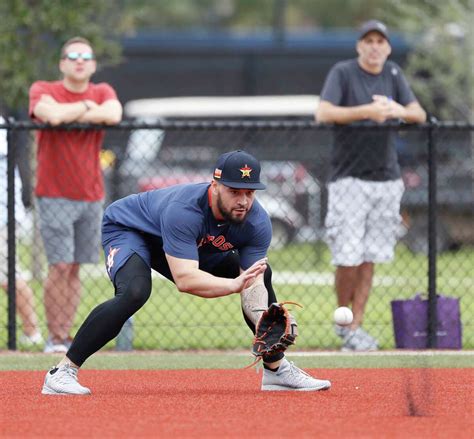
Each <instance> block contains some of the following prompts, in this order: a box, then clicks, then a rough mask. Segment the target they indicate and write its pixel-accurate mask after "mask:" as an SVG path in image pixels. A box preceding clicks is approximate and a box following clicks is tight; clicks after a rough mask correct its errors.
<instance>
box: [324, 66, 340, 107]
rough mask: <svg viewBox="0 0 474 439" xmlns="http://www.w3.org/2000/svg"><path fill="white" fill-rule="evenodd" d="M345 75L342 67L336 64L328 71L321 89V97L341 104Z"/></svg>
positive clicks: (335, 103) (332, 102)
mask: <svg viewBox="0 0 474 439" xmlns="http://www.w3.org/2000/svg"><path fill="white" fill-rule="evenodd" d="M343 88H344V77H343V72H342V69H341V68H340V67H339V66H338V65H337V64H336V65H335V66H334V67H333V68H332V69H331V70H330V71H329V73H328V76H327V77H326V80H325V81H324V85H323V89H322V90H321V95H320V99H321V100H322V101H328V102H331V104H334V105H340V104H341V102H342V97H343V93H344V91H343Z"/></svg>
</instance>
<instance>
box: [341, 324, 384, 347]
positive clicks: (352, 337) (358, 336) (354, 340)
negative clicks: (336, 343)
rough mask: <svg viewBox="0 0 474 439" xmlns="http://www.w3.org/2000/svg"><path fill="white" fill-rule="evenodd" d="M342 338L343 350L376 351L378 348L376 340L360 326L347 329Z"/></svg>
mask: <svg viewBox="0 0 474 439" xmlns="http://www.w3.org/2000/svg"><path fill="white" fill-rule="evenodd" d="M343 340H344V344H343V345H342V348H341V351H343V352H350V351H354V352H364V351H376V350H378V348H379V344H378V342H377V340H376V339H375V338H374V337H372V336H371V335H369V334H367V332H365V331H364V330H363V329H362V328H360V327H359V328H357V329H356V330H355V331H349V332H348V333H347V335H346V336H345V337H344V339H343Z"/></svg>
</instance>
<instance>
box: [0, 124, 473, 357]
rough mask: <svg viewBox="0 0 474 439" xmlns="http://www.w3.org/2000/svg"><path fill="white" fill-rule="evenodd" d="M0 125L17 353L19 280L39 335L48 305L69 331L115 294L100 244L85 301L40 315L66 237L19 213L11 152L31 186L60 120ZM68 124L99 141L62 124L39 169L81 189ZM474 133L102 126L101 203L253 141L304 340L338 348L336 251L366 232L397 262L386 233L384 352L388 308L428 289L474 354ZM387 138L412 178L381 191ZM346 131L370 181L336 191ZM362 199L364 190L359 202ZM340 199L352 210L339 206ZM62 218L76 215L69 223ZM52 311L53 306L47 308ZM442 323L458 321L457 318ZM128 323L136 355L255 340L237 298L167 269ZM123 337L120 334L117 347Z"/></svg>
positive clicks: (379, 301) (352, 248) (379, 274)
mask: <svg viewBox="0 0 474 439" xmlns="http://www.w3.org/2000/svg"><path fill="white" fill-rule="evenodd" d="M0 128H3V130H2V132H3V133H4V135H5V138H4V140H3V143H4V144H5V147H4V148H3V150H2V151H1V152H0V165H1V168H0V173H1V176H2V177H1V178H2V180H1V188H0V203H1V205H0V208H1V210H2V221H3V222H2V235H1V236H0V244H1V245H0V259H1V261H2V265H1V271H2V276H3V277H2V279H1V281H2V286H3V287H4V288H5V290H6V291H7V293H8V294H3V293H2V294H1V295H0V348H6V347H9V348H10V349H15V348H16V346H17V340H16V338H17V337H16V335H18V346H19V347H20V348H23V347H24V348H25V349H26V348H28V346H24V345H23V344H22V338H21V335H22V331H23V330H24V329H25V327H27V326H28V322H27V321H25V317H24V315H26V314H28V309H27V310H26V311H25V310H23V315H22V314H21V312H20V311H21V310H20V307H23V308H25V307H26V308H28V307H27V306H26V305H25V304H24V303H23V302H24V298H22V295H21V294H20V290H19V286H20V287H22V288H23V287H24V286H25V285H24V284H26V286H27V287H29V288H30V289H31V292H32V296H33V300H34V305H33V307H30V308H32V309H34V310H35V311H36V314H37V318H38V324H39V328H40V330H41V333H42V334H43V336H44V337H46V336H47V334H48V328H47V323H46V315H47V313H49V314H50V315H51V314H58V313H59V314H60V313H62V312H67V313H68V314H69V318H70V319H71V324H72V327H71V329H70V330H68V332H69V335H71V336H72V335H74V334H75V332H76V331H77V329H78V327H79V325H80V324H81V323H82V322H83V320H84V319H85V317H86V316H87V315H88V313H89V312H90V311H91V310H92V309H93V307H94V306H96V305H97V304H99V303H101V302H103V301H105V300H107V299H108V298H110V297H112V296H113V293H114V292H113V286H112V284H111V283H110V281H109V280H108V277H107V273H106V270H105V267H104V261H103V256H102V255H101V251H100V250H99V248H97V249H95V248H94V251H96V250H97V254H100V255H101V256H100V258H101V260H100V262H99V263H97V264H86V265H83V266H82V267H81V271H80V279H81V285H82V286H81V293H80V299H79V296H77V295H76V296H75V295H74V294H75V293H73V292H74V291H75V292H76V293H77V292H78V291H79V290H78V289H77V288H78V285H72V284H69V285H67V286H66V288H63V290H61V291H59V290H58V291H57V293H56V294H64V295H65V299H64V300H62V302H61V303H62V305H61V306H58V304H57V303H56V307H55V308H54V309H53V310H51V309H50V310H49V311H48V310H45V308H47V306H48V303H47V300H45V298H44V288H45V280H46V278H47V272H48V264H47V262H46V257H45V250H44V249H45V248H48V247H49V248H50V247H51V246H52V243H53V242H58V243H61V237H60V236H51V240H48V242H43V240H42V238H41V234H40V221H39V209H38V200H35V202H34V203H33V205H32V206H31V207H30V208H28V209H23V207H22V196H21V195H22V194H21V192H20V191H19V190H18V189H19V184H20V178H19V176H18V175H16V171H15V169H14V168H15V163H14V160H15V158H14V156H15V155H16V156H17V159H18V158H19V157H21V156H22V154H21V152H22V151H23V150H26V151H28V153H29V155H27V157H28V160H27V163H28V165H29V166H30V172H31V176H33V180H35V177H36V176H37V173H36V165H37V157H38V155H37V152H36V146H35V145H36V144H35V140H34V136H33V134H34V130H35V129H37V128H39V129H40V131H41V132H46V131H48V130H51V129H52V128H51V127H46V126H38V125H33V124H31V123H29V122H14V121H11V122H10V123H8V124H4V125H3V126H0ZM71 129H80V130H82V133H87V132H89V133H90V132H91V130H92V131H94V130H95V131H94V132H95V133H96V134H97V135H99V134H98V131H97V127H95V128H94V127H84V126H82V127H79V126H75V127H69V128H68V130H65V131H64V132H63V134H64V135H63V136H62V137H61V138H62V141H61V144H60V145H54V147H55V148H56V150H57V161H56V162H55V163H46V164H44V165H45V166H47V171H46V172H47V174H48V175H52V174H55V175H57V176H58V184H59V185H60V186H62V187H69V188H70V190H71V191H72V192H74V189H75V187H79V186H80V185H81V184H82V182H83V180H84V179H87V178H88V177H89V176H90V175H91V173H93V166H94V162H93V160H92V156H91V162H90V169H88V170H87V171H86V172H85V173H84V172H82V173H80V172H79V171H78V168H79V167H84V166H88V163H76V164H74V163H71V162H64V161H62V159H61V157H62V154H61V151H64V149H65V148H68V147H70V145H68V135H69V134H70V131H69V130H71ZM21 133H23V134H25V133H28V134H29V136H28V140H29V141H27V142H25V141H21V140H20V139H21V136H20V134H21ZM472 135H473V127H472V126H467V125H459V124H447V123H439V124H437V125H433V124H429V125H423V126H401V127H400V126H399V127H394V126H392V127H381V126H378V127H367V126H358V127H353V128H351V129H350V130H348V129H347V128H346V129H345V130H341V129H335V128H334V127H329V126H318V125H315V124H313V123H311V122H301V121H273V122H268V121H267V122H264V121H262V122H255V121H253V122H245V121H236V122H215V121H214V122H211V121H207V122H205V121H195V122H189V121H188V122H179V121H176V122H166V123H160V124H153V125H152V124H138V123H130V122H128V123H127V122H124V123H122V124H121V125H120V126H118V127H111V128H108V129H107V132H106V136H105V141H104V148H103V150H102V152H101V166H102V169H103V174H104V180H105V194H106V195H105V204H106V205H107V204H109V203H110V202H111V201H113V200H115V199H117V198H121V197H124V196H126V195H128V194H131V193H136V192H139V191H147V190H151V189H159V188H163V187H166V186H169V185H172V184H178V183H186V182H202V181H210V178H211V174H212V171H213V165H214V163H215V160H216V158H217V157H218V155H219V154H221V153H222V152H225V151H229V150H233V149H245V150H247V151H248V152H250V153H252V154H254V155H255V156H256V157H258V158H259V159H260V160H261V163H262V175H263V179H264V181H265V183H266V184H267V190H266V191H262V192H259V193H258V195H257V199H258V200H259V201H260V203H261V204H262V205H263V206H264V208H265V209H266V210H267V212H268V213H269V215H270V218H271V221H272V225H273V240H272V244H271V249H270V252H269V260H270V264H271V266H272V269H273V282H274V287H275V290H276V293H277V297H278V299H279V300H292V301H295V302H299V303H301V304H302V305H303V306H304V308H303V309H302V310H295V315H296V317H297V320H298V322H299V327H300V336H299V338H298V347H299V348H301V349H309V348H316V349H337V348H339V347H340V346H341V340H340V338H339V337H338V336H337V335H336V333H335V331H334V327H333V322H332V313H333V311H334V309H335V307H336V306H337V302H336V295H335V291H334V273H335V267H334V265H333V263H332V262H334V261H333V258H334V257H335V256H334V254H335V253H337V254H339V255H344V256H341V257H343V258H346V259H347V260H348V261H353V262H354V263H360V261H361V260H363V257H364V255H363V254H362V253H361V248H360V245H359V243H360V242H361V240H366V241H370V242H368V243H367V242H366V244H368V245H366V248H369V249H370V250H369V252H372V253H373V254H374V255H376V257H377V258H379V259H380V260H383V259H390V252H391V247H392V244H391V240H394V241H395V242H396V245H395V254H394V258H393V260H389V261H388V262H386V263H380V264H376V267H375V275H374V279H373V285H372V290H371V293H370V297H369V301H368V304H367V307H366V312H365V318H364V323H363V326H364V328H365V329H366V330H367V331H368V332H370V333H371V334H372V335H373V336H374V337H375V338H377V339H378V341H379V345H380V347H381V348H383V349H390V348H394V347H395V346H397V344H396V343H395V338H394V325H393V315H392V308H391V302H392V301H395V300H403V299H409V298H412V297H413V296H414V295H415V294H417V293H422V294H423V295H428V293H430V294H431V299H432V300H431V302H430V304H429V306H428V310H429V316H430V318H431V325H436V320H439V321H443V320H445V319H446V315H444V314H443V313H445V310H444V309H440V307H435V306H434V304H435V301H436V296H434V294H435V293H437V294H439V295H442V296H448V297H452V298H456V299H459V304H460V314H461V323H462V330H463V339H462V343H463V344H462V345H463V348H471V349H472V348H473V347H474V337H473V334H474V332H473V330H472V329H473V328H472V327H473V324H472V321H473V320H474V282H473V276H472V271H473V270H472V269H473V266H474V247H473V245H474V227H473V206H474V196H473V174H472V172H473V148H474V147H473V142H472ZM388 137H391V138H392V141H393V142H395V150H396V151H397V154H398V159H397V158H396V157H395V158H394V160H398V163H399V165H400V171H401V179H402V181H403V184H397V183H396V182H395V183H394V182H393V181H392V182H391V183H389V184H388V185H386V184H385V183H384V182H383V180H384V179H385V178H384V177H385V176H384V175H383V172H382V171H381V163H382V162H384V161H385V160H386V157H384V156H383V155H384V154H386V149H384V148H380V145H381V144H383V143H384V142H386V141H387V139H388ZM338 138H339V140H341V138H342V140H347V139H350V143H351V144H352V147H351V148H350V149H349V150H347V151H344V150H343V151H339V153H340V154H341V155H342V157H344V160H345V161H346V163H345V165H344V166H345V169H350V168H351V167H352V166H355V167H357V169H358V170H359V171H360V172H363V173H365V174H363V175H364V176H363V182H362V183H363V184H362V186H357V184H359V183H360V182H358V181H354V180H351V178H343V179H342V180H341V179H338V180H337V182H332V183H330V184H329V191H328V184H327V182H328V180H330V179H331V173H334V172H335V171H334V170H335V169H336V168H337V166H335V165H336V164H335V163H332V162H334V161H335V156H334V148H333V143H334V140H336V141H337V139H338ZM7 143H9V150H8V151H9V154H8V156H7V154H6V152H7V151H6V145H7ZM91 154H93V152H91ZM18 161H20V162H21V160H18ZM394 163H395V162H394ZM23 164H24V163H23ZM76 168H77V169H76ZM7 171H8V172H7ZM393 172H394V173H395V174H393V175H392V176H391V177H393V176H396V173H397V171H396V167H395V168H394V170H393ZM349 174H350V173H349ZM7 176H8V185H7V184H6V182H7ZM366 180H375V183H374V184H375V186H370V184H371V183H369V186H366V185H365V183H367V181H366ZM341 181H342V182H343V184H340V183H341ZM334 183H335V185H334ZM402 193H403V195H402ZM362 194H364V198H363V199H362V198H360V199H359V198H358V197H359V196H362ZM23 195H24V196H23V200H25V194H23ZM26 195H27V194H26ZM397 197H398V198H399V197H401V209H400V212H401V217H402V219H403V221H402V222H399V221H396V217H397V215H398V212H399V210H398V205H399V203H398V200H397ZM377 199H387V201H386V204H385V205H384V206H383V207H382V208H381V207H380V203H378V201H377ZM14 200H15V201H14ZM328 200H329V201H328ZM343 200H344V202H345V204H344V206H345V207H344V209H341V208H340V206H342V204H341V203H342V201H343ZM367 203H374V204H373V206H371V205H367ZM26 204H27V205H28V202H27V203H26ZM14 206H15V207H16V209H13V207H14ZM348 206H349V207H348ZM376 206H379V207H376ZM328 207H329V208H328ZM350 209H352V210H350ZM14 210H16V212H14ZM328 212H329V214H328ZM391 212H392V215H391ZM394 212H395V214H394ZM348 214H349V215H350V216H351V218H349V220H350V219H352V220H353V221H352V222H351V221H348V223H349V224H351V225H352V226H353V227H354V228H353V229H352V226H351V228H350V229H348V228H347V227H346V228H341V227H340V224H339V221H340V218H341V217H342V216H343V215H346V216H347V215H348ZM68 215H70V214H68ZM15 216H16V219H17V221H16V223H15V221H14V218H15ZM362 217H364V219H367V218H368V219H369V221H372V220H373V221H374V222H375V223H377V221H378V219H379V218H380V217H382V218H384V217H387V218H388V220H387V221H385V222H384V223H383V224H384V225H383V226H377V227H375V228H372V231H371V233H367V234H366V231H365V230H363V229H361V228H360V221H359V220H361V219H362ZM58 218H59V215H57V214H56V218H52V219H51V220H50V221H54V220H55V219H56V220H57V219H58ZM390 218H392V219H390ZM394 218H395V219H394ZM7 220H8V221H7ZM67 220H69V221H71V218H67ZM72 222H73V221H72ZM86 225H87V224H86ZM43 226H44V224H43ZM326 226H327V227H326ZM13 237H15V238H16V239H12V238H13ZM8 238H10V239H8ZM75 239H76V240H77V242H79V243H80V244H81V246H82V247H84V246H87V244H88V243H87V238H86V234H83V235H81V236H76V237H75ZM14 244H16V245H14ZM64 244H65V245H66V243H64ZM328 244H329V245H328ZM331 250H332V251H331ZM15 253H16V259H15V258H14V255H15ZM360 258H362V259H360ZM338 264H342V265H344V264H345V263H344V262H339V263H338ZM349 265H350V264H349ZM15 266H16V270H17V273H18V276H17V279H16V287H17V290H18V294H17V295H15V294H14V293H15V289H14V284H15V282H13V278H14V276H13V275H12V273H14V270H15ZM7 276H8V277H7ZM8 280H10V282H8ZM23 281H25V282H23ZM49 282H50V285H49V287H48V288H53V289H54V287H55V286H57V287H58V289H59V285H63V283H61V281H58V283H57V284H54V282H53V284H51V279H50V280H49ZM7 285H9V288H8V287H7ZM26 296H28V294H26ZM56 297H57V296H56ZM15 298H16V300H15ZM50 301H51V300H50ZM70 301H77V303H70ZM53 305H55V304H54V303H53V304H51V303H50V304H49V306H50V307H51V306H53ZM17 308H18V313H17V315H16V313H15V310H16V309H17ZM76 308H77V311H76ZM66 309H67V311H65V310H66ZM30 311H31V309H30ZM450 312H454V311H448V313H450ZM398 317H399V316H398ZM411 317H412V318H414V320H415V321H420V319H421V317H420V316H419V315H418V316H416V315H415V316H411ZM447 317H453V320H455V318H454V317H455V316H454V315H451V316H447ZM424 318H425V319H426V312H425V316H424ZM448 320H449V319H448ZM129 323H130V325H129V327H128V329H129V332H130V333H132V332H133V346H134V348H137V349H170V350H173V349H192V348H202V349H206V348H248V347H249V346H250V342H251V339H252V334H251V333H250V332H249V329H248V328H247V326H246V325H245V323H244V322H243V319H242V314H241V310H240V298H239V297H238V296H237V295H231V296H228V297H225V298H221V299H217V300H204V299H200V298H196V297H194V296H191V295H187V294H181V293H178V291H177V290H176V288H175V286H174V285H173V284H172V283H170V282H169V281H166V280H164V279H163V278H161V277H160V276H158V275H157V276H155V277H154V281H153V291H152V295H151V298H150V299H149V301H148V302H147V304H146V305H145V306H144V307H143V308H142V309H141V310H140V311H139V312H138V313H137V314H136V315H134V316H133V321H131V322H129ZM444 324H445V326H446V325H448V326H449V325H451V326H450V327H448V328H446V327H445V326H442V327H441V329H440V328H439V327H438V336H443V331H444V332H445V334H444V335H446V334H448V335H447V336H448V337H451V331H453V327H452V326H453V325H454V326H455V324H456V322H453V323H449V322H444ZM430 328H431V338H430V337H428V338H429V340H428V342H426V343H428V346H435V344H431V345H430V344H429V341H430V340H431V342H432V343H433V340H434V338H433V337H434V333H435V331H434V328H435V326H429V327H428V330H427V329H426V324H425V328H424V331H425V332H424V334H423V333H422V332H423V328H422V330H421V332H420V331H415V333H414V335H413V334H411V335H413V336H414V337H417V336H418V337H425V339H426V332H428V333H430ZM114 345H115V342H113V343H112V344H111V347H113V346H114Z"/></svg>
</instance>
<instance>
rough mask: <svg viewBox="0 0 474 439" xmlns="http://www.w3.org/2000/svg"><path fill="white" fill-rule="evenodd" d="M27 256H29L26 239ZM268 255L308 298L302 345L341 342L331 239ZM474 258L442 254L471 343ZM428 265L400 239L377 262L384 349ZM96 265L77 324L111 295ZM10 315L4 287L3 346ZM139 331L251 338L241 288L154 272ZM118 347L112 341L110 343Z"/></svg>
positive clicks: (372, 311)
mask: <svg viewBox="0 0 474 439" xmlns="http://www.w3.org/2000/svg"><path fill="white" fill-rule="evenodd" d="M21 256H22V257H25V258H26V257H27V256H28V255H27V254H25V248H24V247H23V248H22V249H21ZM269 258H270V262H271V265H272V268H273V271H274V286H275V290H276V292H277V295H278V299H279V300H292V301H296V302H298V303H301V304H302V305H303V306H304V308H303V309H299V308H296V309H295V310H294V314H295V316H296V318H297V320H298V323H299V328H300V335H299V337H298V344H297V348H298V349H337V348H338V347H339V346H340V343H341V342H340V340H339V339H338V338H337V337H336V336H335V334H334V331H333V328H332V326H333V325H332V312H333V310H334V308H335V306H336V300H335V294H334V291H333V286H332V276H333V273H334V268H333V266H332V265H331V263H330V253H329V251H328V249H327V248H326V246H324V245H322V244H317V245H314V244H298V245H291V246H288V247H286V248H285V249H282V250H278V251H274V252H271V254H270V255H269ZM473 266H474V249H473V248H469V247H466V248H463V249H461V250H460V251H458V252H454V253H445V254H443V255H440V257H439V259H438V278H437V285H438V291H439V292H441V293H442V294H444V295H448V296H453V297H459V298H460V299H461V300H460V303H461V319H462V323H463V333H464V337H463V347H464V348H465V349H473V348H474V327H473V323H472V322H473V321H474V280H473V275H472V267H473ZM97 271H98V276H97ZM427 271H428V265H427V258H426V257H425V256H422V255H414V254H412V253H411V252H410V251H408V250H407V249H406V248H405V246H403V245H398V246H397V253H396V257H395V260H394V262H392V263H390V264H383V265H382V264H381V265H378V266H377V268H376V275H375V284H374V288H373V291H372V295H371V298H370V300H369V304H368V307H367V312H366V319H365V322H364V327H365V328H366V329H367V330H368V331H369V332H371V333H372V334H373V335H374V336H375V337H377V338H378V340H379V342H380V345H381V348H382V349H393V348H394V337H393V327H392V315H391V308H390V302H391V301H392V300H394V299H406V298H409V297H411V296H413V295H414V294H415V293H417V292H426V291H427V283H428V281H427ZM95 272H96V274H95V275H94V276H89V275H88V272H87V268H86V270H83V272H82V277H83V281H84V286H83V298H82V301H81V305H80V309H79V312H78V315H77V319H76V327H75V330H77V328H78V326H79V325H80V323H81V322H82V321H83V320H84V319H85V317H86V316H87V315H88V313H89V312H90V311H91V310H92V308H93V307H94V306H96V305H97V304H99V303H101V302H103V301H105V300H107V299H109V298H111V297H112V295H113V289H112V285H111V283H110V281H109V280H108V278H107V277H106V274H105V270H104V269H102V268H99V270H95ZM31 285H32V287H33V288H34V291H35V294H36V300H37V303H38V313H39V315H40V320H41V322H44V310H43V306H42V297H41V296H42V286H41V283H40V282H38V281H32V282H31ZM6 320H7V319H6V297H5V295H1V294H0V348H1V347H6V345H7V331H6ZM43 325H44V323H43ZM45 332H46V330H45V328H44V326H43V333H45ZM134 332H135V339H134V346H135V348H138V349H160V350H170V351H177V350H178V351H179V350H182V349H242V348H244V349H247V348H248V347H249V346H250V343H251V340H252V336H251V333H250V331H249V329H248V328H247V326H246V325H245V323H244V322H243V319H242V314H241V309H240V298H239V296H237V295H232V296H229V297H224V298H220V299H213V300H205V299H201V298H198V297H195V296H191V295H188V294H181V293H179V292H177V290H176V288H175V287H174V285H172V284H171V283H170V282H168V281H165V280H162V279H160V278H155V279H154V281H153V293H152V296H151V298H150V299H149V301H148V303H147V304H146V305H145V306H144V307H143V308H142V309H141V310H140V311H139V312H138V313H137V314H136V315H135V316H134ZM113 347H114V342H111V343H110V344H109V346H108V348H113Z"/></svg>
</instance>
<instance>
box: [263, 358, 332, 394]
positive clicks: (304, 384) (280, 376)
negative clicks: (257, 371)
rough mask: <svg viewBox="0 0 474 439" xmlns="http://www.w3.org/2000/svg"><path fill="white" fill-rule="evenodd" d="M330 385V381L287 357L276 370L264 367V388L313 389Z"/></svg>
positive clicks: (321, 388) (326, 387) (322, 388)
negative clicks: (320, 378)
mask: <svg viewBox="0 0 474 439" xmlns="http://www.w3.org/2000/svg"><path fill="white" fill-rule="evenodd" d="M330 387H331V382H330V381H327V380H318V379H316V378H313V377H312V376H311V375H308V374H307V373H306V372H305V371H303V370H301V369H299V368H298V367H296V366H295V365H294V364H293V362H290V361H288V360H287V359H286V358H284V359H283V361H282V362H281V364H280V367H279V368H278V370H277V371H276V372H272V371H271V370H267V369H265V368H264V369H263V378H262V390H299V391H311V390H327V389H329V388H330Z"/></svg>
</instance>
